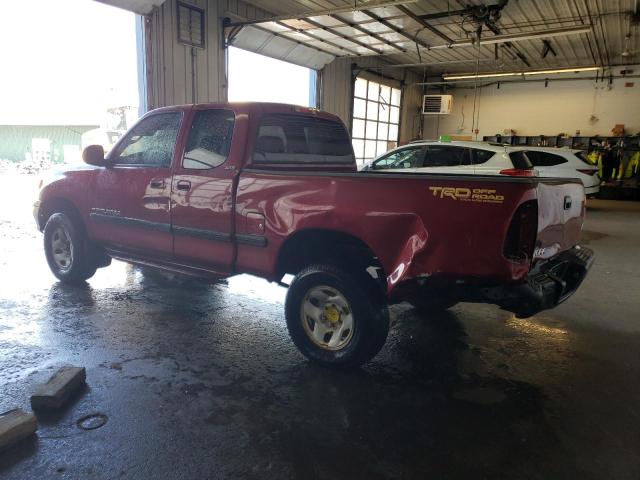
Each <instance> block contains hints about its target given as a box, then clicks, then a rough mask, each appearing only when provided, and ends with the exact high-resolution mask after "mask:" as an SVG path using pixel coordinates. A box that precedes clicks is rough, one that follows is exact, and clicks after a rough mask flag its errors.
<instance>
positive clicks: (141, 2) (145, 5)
mask: <svg viewBox="0 0 640 480" xmlns="http://www.w3.org/2000/svg"><path fill="white" fill-rule="evenodd" d="M96 1H98V2H100V3H106V4H107V5H113V6H114V7H118V8H123V9H125V10H129V11H130V12H133V13H137V14H138V15H149V14H150V13H151V12H152V10H153V7H159V6H160V5H162V4H163V3H164V0H96Z"/></svg>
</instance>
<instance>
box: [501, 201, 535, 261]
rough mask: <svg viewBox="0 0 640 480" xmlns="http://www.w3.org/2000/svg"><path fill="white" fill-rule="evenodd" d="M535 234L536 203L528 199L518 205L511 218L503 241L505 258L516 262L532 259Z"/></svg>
mask: <svg viewBox="0 0 640 480" xmlns="http://www.w3.org/2000/svg"><path fill="white" fill-rule="evenodd" d="M537 236H538V204H537V202H536V201H535V200H529V201H527V202H524V203H523V204H522V205H520V206H519V207H518V209H517V210H516V213H515V214H514V215H513V218H512V219H511V224H510V225H509V230H507V238H506V239H505V242H504V250H503V253H504V256H505V258H507V259H509V260H513V261H516V262H524V261H527V260H530V259H532V258H533V250H534V248H535V243H536V237H537Z"/></svg>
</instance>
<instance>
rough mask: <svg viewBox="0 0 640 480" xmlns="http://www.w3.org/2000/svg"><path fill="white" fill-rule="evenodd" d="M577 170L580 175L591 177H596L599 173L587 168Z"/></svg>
mask: <svg viewBox="0 0 640 480" xmlns="http://www.w3.org/2000/svg"><path fill="white" fill-rule="evenodd" d="M577 170H578V171H579V172H580V173H584V174H585V175H591V176H594V175H595V174H596V173H597V172H598V170H596V169H591V168H586V169H581V168H578V169H577Z"/></svg>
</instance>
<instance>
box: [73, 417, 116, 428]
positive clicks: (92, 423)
mask: <svg viewBox="0 0 640 480" xmlns="http://www.w3.org/2000/svg"><path fill="white" fill-rule="evenodd" d="M108 419H109V417H107V416H106V415H105V414H103V413H91V414H89V415H85V416H84V417H81V418H79V419H78V421H77V422H76V425H77V426H78V428H81V429H82V430H95V429H96V428H100V427H102V426H104V424H105V423H107V420H108Z"/></svg>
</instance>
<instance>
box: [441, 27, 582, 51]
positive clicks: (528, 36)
mask: <svg viewBox="0 0 640 480" xmlns="http://www.w3.org/2000/svg"><path fill="white" fill-rule="evenodd" d="M591 31H592V28H591V26H590V25H580V26H576V27H564V28H552V29H549V30H538V31H533V32H526V33H509V34H505V35H494V36H493V37H483V38H482V40H481V42H480V43H481V44H482V45H493V44H495V43H508V42H520V41H523V40H534V39H544V38H549V37H561V36H564V35H578V34H580V33H591ZM474 45H477V42H476V40H457V41H455V42H453V43H451V44H448V45H434V46H432V47H431V50H439V49H445V48H455V47H472V46H474Z"/></svg>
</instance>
